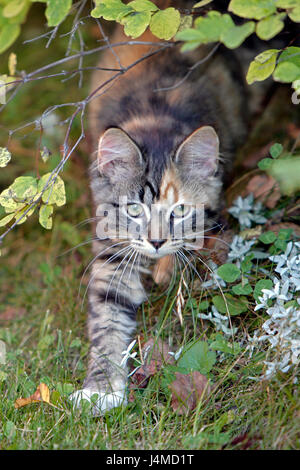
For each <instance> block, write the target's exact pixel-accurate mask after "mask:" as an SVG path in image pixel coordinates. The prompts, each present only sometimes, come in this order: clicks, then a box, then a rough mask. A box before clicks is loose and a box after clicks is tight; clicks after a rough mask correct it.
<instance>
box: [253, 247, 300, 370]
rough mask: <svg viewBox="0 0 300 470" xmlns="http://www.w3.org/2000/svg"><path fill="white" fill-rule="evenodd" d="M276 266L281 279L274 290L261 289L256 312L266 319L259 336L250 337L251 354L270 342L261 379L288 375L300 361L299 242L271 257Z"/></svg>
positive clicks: (276, 280)
mask: <svg viewBox="0 0 300 470" xmlns="http://www.w3.org/2000/svg"><path fill="white" fill-rule="evenodd" d="M269 259H270V260H271V261H273V262H275V263H277V266H276V268H275V272H276V273H278V274H279V276H280V279H278V278H276V277H275V278H274V279H273V283H274V285H273V289H262V294H263V295H262V296H261V297H259V302H257V304H256V307H255V310H260V309H264V310H265V311H266V313H267V314H268V316H269V318H268V319H267V320H266V321H265V322H264V323H263V325H262V330H263V331H262V333H259V332H258V331H255V333H254V336H253V337H252V338H249V341H250V348H251V351H253V350H254V349H255V348H259V345H260V343H265V342H268V343H269V348H268V351H267V359H268V360H266V361H264V364H265V366H266V370H265V373H264V375H263V376H262V378H264V379H271V378H272V377H274V376H275V374H276V373H277V372H278V371H281V372H287V371H288V370H290V369H291V368H292V367H293V366H295V365H298V364H299V362H300V298H298V299H297V300H295V296H296V295H297V291H299V290H300V272H299V267H300V243H298V242H296V243H293V242H290V243H288V245H287V248H286V251H285V253H284V254H281V255H273V256H270V257H269Z"/></svg>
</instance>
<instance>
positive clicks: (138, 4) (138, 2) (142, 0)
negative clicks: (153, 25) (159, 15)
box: [128, 0, 158, 11]
mask: <svg viewBox="0 0 300 470" xmlns="http://www.w3.org/2000/svg"><path fill="white" fill-rule="evenodd" d="M128 6H129V7H131V8H133V9H134V10H135V11H157V10H158V7H157V6H156V5H154V3H153V2H150V0H133V1H132V2H129V3H128Z"/></svg>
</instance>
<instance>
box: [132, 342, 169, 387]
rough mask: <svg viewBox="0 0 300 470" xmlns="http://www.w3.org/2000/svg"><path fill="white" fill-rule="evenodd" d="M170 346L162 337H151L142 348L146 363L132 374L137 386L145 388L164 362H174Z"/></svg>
mask: <svg viewBox="0 0 300 470" xmlns="http://www.w3.org/2000/svg"><path fill="white" fill-rule="evenodd" d="M170 351H171V350H170V348H169V346H168V344H167V343H165V342H164V341H162V340H161V339H158V340H155V339H154V338H150V339H149V340H148V341H147V342H146V343H145V344H144V345H143V348H142V357H143V358H144V364H143V365H142V366H141V367H139V368H138V369H137V370H136V371H135V373H134V374H133V375H132V376H131V379H132V381H133V383H134V384H135V386H136V388H145V387H147V384H148V382H149V379H150V377H152V376H153V375H155V374H157V373H158V372H159V371H160V369H161V368H162V366H163V364H173V363H174V357H173V356H172V355H171V354H169V352H170Z"/></svg>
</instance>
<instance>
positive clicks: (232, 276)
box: [217, 263, 241, 282]
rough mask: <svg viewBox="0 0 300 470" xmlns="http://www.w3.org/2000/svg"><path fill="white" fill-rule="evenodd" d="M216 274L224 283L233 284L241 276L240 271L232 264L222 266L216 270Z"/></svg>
mask: <svg viewBox="0 0 300 470" xmlns="http://www.w3.org/2000/svg"><path fill="white" fill-rule="evenodd" d="M217 273H218V275H219V276H220V277H221V278H222V279H223V280H224V281H226V282H234V281H236V280H237V279H238V278H239V277H240V275H241V271H240V269H239V268H238V267H237V266H236V265H235V264H232V263H226V264H223V265H222V266H220V267H219V268H218V270H217Z"/></svg>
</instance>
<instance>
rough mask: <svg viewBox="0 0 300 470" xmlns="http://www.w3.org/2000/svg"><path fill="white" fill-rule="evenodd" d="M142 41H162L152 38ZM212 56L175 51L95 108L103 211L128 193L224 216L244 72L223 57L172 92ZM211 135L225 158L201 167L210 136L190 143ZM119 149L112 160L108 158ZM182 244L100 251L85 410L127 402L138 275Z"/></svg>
mask: <svg viewBox="0 0 300 470" xmlns="http://www.w3.org/2000/svg"><path fill="white" fill-rule="evenodd" d="M140 39H141V40H142V41H152V42H154V41H156V39H155V38H154V37H153V36H152V35H151V34H150V33H148V32H147V33H145V35H144V36H143V37H142V38H140ZM127 40H128V38H126V37H124V35H123V33H122V31H121V29H117V31H116V33H115V35H114V37H113V39H112V43H116V42H121V41H127ZM151 47H152V46H127V47H117V48H115V53H116V54H117V55H118V57H119V60H120V61H121V63H122V65H123V66H124V67H126V66H128V65H129V64H131V63H133V62H134V61H136V60H138V59H139V58H141V57H142V56H143V55H144V54H147V52H149V50H151ZM210 51H211V46H210V47H203V48H200V49H199V50H197V51H196V52H192V53H188V54H182V53H181V52H180V51H179V50H178V48H177V47H173V48H170V49H167V50H166V51H163V52H161V53H160V54H157V55H155V56H153V57H152V58H150V59H146V60H144V61H143V62H141V63H139V64H138V65H137V66H135V67H133V68H132V69H131V70H130V71H128V72H126V73H125V74H124V75H123V76H122V77H121V78H120V79H119V80H118V81H117V82H116V83H115V84H114V85H113V86H112V87H111V88H109V89H107V90H106V93H105V94H103V95H102V96H100V97H99V98H95V99H94V100H93V101H92V102H91V104H90V116H89V117H90V127H91V131H92V136H93V139H94V146H95V154H97V153H98V158H99V160H98V159H97V160H96V161H94V162H93V163H92V165H91V187H92V192H93V197H94V203H95V206H96V207H97V206H99V205H100V204H102V203H103V202H105V203H106V204H107V205H108V207H116V206H118V200H119V199H118V198H119V196H120V195H124V194H125V195H126V196H127V197H128V199H129V200H130V201H135V202H138V203H140V204H142V205H143V207H145V206H147V207H150V206H151V204H153V203H156V204H161V206H164V207H165V206H167V207H171V206H172V205H174V204H176V203H180V204H182V203H185V202H187V203H188V202H192V203H195V204H198V203H199V204H204V205H205V209H206V214H212V215H213V216H214V214H216V213H217V212H218V210H219V206H220V193H221V188H222V183H223V179H224V177H225V176H226V175H227V173H228V169H229V168H230V165H231V161H232V155H233V152H234V150H235V148H236V147H237V145H239V144H240V143H241V142H242V141H243V139H244V137H245V135H246V129H247V124H246V116H247V106H246V100H245V93H244V88H243V81H242V80H241V79H240V77H241V73H240V71H239V66H238V63H237V61H236V59H235V57H234V56H233V54H231V55H229V53H228V52H227V51H226V53H225V52H224V51H222V54H220V53H216V54H214V55H212V56H211V57H210V58H209V59H208V60H207V61H205V62H204V63H203V64H202V65H200V66H199V67H197V68H196V69H195V70H194V71H193V73H191V74H190V75H189V76H188V78H187V79H186V80H185V81H184V83H183V84H182V85H181V86H179V87H174V84H176V83H177V82H179V81H180V80H182V79H183V78H184V77H185V76H186V74H187V72H188V70H189V69H190V67H191V66H192V65H193V64H195V62H197V61H199V60H200V59H201V58H202V59H203V58H205V57H206V56H207V55H208V54H209V53H210ZM223 52H224V53H223ZM100 66H101V67H110V68H114V67H118V66H119V65H118V60H117V59H116V56H115V55H114V54H112V53H111V51H110V50H108V51H107V52H105V53H104V54H103V55H102V57H101V61H100ZM112 74H113V73H111V72H107V71H97V72H95V73H94V75H93V80H92V88H93V89H96V88H97V87H98V86H99V85H100V84H101V83H103V82H104V81H105V80H107V79H108V78H109V77H110V76H111V75H112ZM159 90H161V91H159ZM112 128H113V129H118V130H121V131H120V132H123V134H124V135H123V134H118V131H116V132H114V131H113V132H111V133H110V134H105V132H106V131H107V130H108V129H112ZM211 128H213V129H214V130H215V131H216V133H217V136H218V137H216V139H218V142H219V141H220V149H219V155H220V156H219V155H218V156H217V157H216V159H215V160H213V159H212V161H211V162H209V161H208V160H209V157H207V158H206V159H205V158H202V160H201V159H198V153H199V154H201V155H205V152H204V154H203V149H205V148H206V147H205V146H202V148H201V145H202V144H201V139H202V134H201V133H200V134H198V136H200V137H199V139H200V142H197V141H196V140H195V141H191V144H188V139H189V138H190V136H192V135H193V133H195V131H196V130H197V129H211ZM208 133H209V136H208V139H213V134H212V131H208ZM114 135H115V136H119V137H120V142H122V138H123V137H124V136H126V137H124V140H123V141H124V146H125V147H126V152H124V153H126V155H124V154H123V153H122V148H121V149H120V151H119V150H118V149H119V147H120V146H118V145H115V142H114V141H113V139H114ZM122 135H123V137H122ZM102 136H104V137H103V140H102V141H100V144H99V139H100V138H101V137H102ZM108 137H109V138H108ZM119 137H117V138H119ZM204 137H205V136H204V133H203V138H204ZM199 139H198V140H199ZM184 142H185V144H183V143H184ZM210 143H211V141H210V140H209V142H208V145H207V143H205V145H207V147H208V153H209V152H210V151H211V150H210ZM114 145H115V147H116V149H114V150H113V151H114V152H115V153H114V154H112V155H114V157H110V152H112V147H113V146H114ZM98 146H99V148H98ZM199 146H200V147H199ZM212 147H213V145H212ZM97 149H98V150H97ZM197 152H198V153H197ZM201 155H200V156H201ZM194 159H195V161H196V164H194V161H193V160H194ZM207 223H208V224H209V221H207ZM176 243H177V245H176ZM176 243H175V242H172V240H170V239H169V237H167V240H166V242H165V243H164V245H163V246H162V247H161V248H159V250H158V251H157V250H156V251H155V248H153V246H152V245H151V240H149V239H147V237H145V238H144V239H143V240H138V238H137V237H136V236H135V237H134V235H133V234H130V235H129V239H128V240H124V239H112V240H102V241H101V240H97V241H96V242H95V243H94V248H93V249H94V253H95V256H96V257H97V259H96V261H95V262H94V264H93V270H92V274H91V280H90V284H89V318H88V330H89V336H90V341H91V351H90V359H89V368H88V374H87V377H86V380H85V382H84V388H83V390H82V391H80V392H77V393H76V394H75V396H74V397H73V399H74V400H77V401H78V400H79V399H80V398H82V395H85V396H88V397H90V395H91V394H92V393H93V392H97V393H98V396H99V400H98V405H97V407H96V410H95V412H96V413H98V412H101V411H105V410H106V409H109V408H110V407H112V406H115V405H116V404H120V403H121V402H122V400H126V398H125V387H126V377H127V374H128V370H127V367H126V366H124V367H123V366H121V361H122V357H123V356H122V352H123V351H125V350H126V348H127V347H128V344H129V343H130V341H131V338H132V334H133V332H134V330H135V317H136V312H137V309H138V307H139V306H140V304H141V303H142V302H143V301H144V300H145V299H146V295H145V292H144V289H143V286H142V284H141V281H140V274H141V271H143V270H145V266H146V264H147V258H148V259H151V258H160V257H162V256H169V255H170V254H172V253H174V252H176V250H177V248H178V246H182V244H183V240H179V241H178V240H177V242H176ZM151 250H152V251H151ZM153 250H154V251H153ZM160 250H161V251H160ZM163 264H165V265H169V263H163ZM163 264H162V265H163ZM162 265H161V266H162ZM171 265H172V263H171ZM161 277H163V274H162V273H161V272H160V278H161ZM105 394H108V395H107V398H106V395H105Z"/></svg>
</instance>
